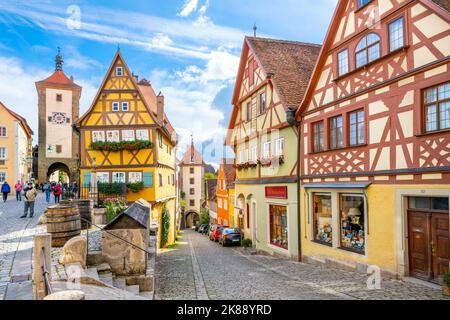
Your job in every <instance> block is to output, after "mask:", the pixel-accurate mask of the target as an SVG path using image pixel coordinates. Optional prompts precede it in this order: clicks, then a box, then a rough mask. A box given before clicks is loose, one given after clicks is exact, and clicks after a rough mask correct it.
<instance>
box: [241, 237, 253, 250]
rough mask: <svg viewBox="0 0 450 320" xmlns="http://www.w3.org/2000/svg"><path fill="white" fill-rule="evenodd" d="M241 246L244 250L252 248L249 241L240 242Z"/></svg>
mask: <svg viewBox="0 0 450 320" xmlns="http://www.w3.org/2000/svg"><path fill="white" fill-rule="evenodd" d="M242 246H243V247H244V248H250V247H251V246H252V240H250V239H244V240H242Z"/></svg>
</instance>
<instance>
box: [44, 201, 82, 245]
mask: <svg viewBox="0 0 450 320" xmlns="http://www.w3.org/2000/svg"><path fill="white" fill-rule="evenodd" d="M46 216H47V232H48V233H50V234H51V235H52V247H62V246H64V244H65V243H66V242H67V241H68V240H69V239H71V238H73V237H76V236H79V235H80V234H81V223H80V213H79V211H78V207H77V206H73V205H57V206H50V207H48V208H47V214H46Z"/></svg>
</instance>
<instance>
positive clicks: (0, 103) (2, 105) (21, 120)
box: [0, 101, 33, 137]
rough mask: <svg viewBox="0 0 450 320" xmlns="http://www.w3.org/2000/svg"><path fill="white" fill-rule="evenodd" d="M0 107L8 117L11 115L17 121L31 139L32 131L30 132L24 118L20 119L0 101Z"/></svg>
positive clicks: (20, 117)
mask: <svg viewBox="0 0 450 320" xmlns="http://www.w3.org/2000/svg"><path fill="white" fill-rule="evenodd" d="M0 106H1V107H3V108H5V110H6V111H7V112H8V113H9V114H10V115H12V116H13V117H14V118H15V119H17V121H19V122H20V124H21V125H22V127H23V129H24V130H25V131H26V132H27V133H28V135H29V137H31V136H32V135H33V130H31V128H30V126H29V125H28V122H27V120H26V119H25V118H24V117H22V116H21V115H19V114H17V113H15V112H14V111H12V110H11V109H9V108H7V107H6V106H5V105H4V104H3V103H2V102H1V101H0Z"/></svg>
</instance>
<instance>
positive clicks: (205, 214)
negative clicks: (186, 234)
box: [200, 210, 210, 224]
mask: <svg viewBox="0 0 450 320" xmlns="http://www.w3.org/2000/svg"><path fill="white" fill-rule="evenodd" d="M209 222H210V218H209V210H205V211H202V212H201V213H200V224H209Z"/></svg>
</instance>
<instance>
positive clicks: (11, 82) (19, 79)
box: [0, 56, 97, 143]
mask: <svg viewBox="0 0 450 320" xmlns="http://www.w3.org/2000/svg"><path fill="white" fill-rule="evenodd" d="M52 72H53V71H52V70H51V69H50V68H49V69H48V70H44V69H41V68H36V67H33V66H32V65H28V64H27V66H26V68H25V67H24V63H23V61H21V60H19V59H17V58H13V57H6V56H0V97H1V102H3V103H4V104H5V105H6V106H7V107H8V108H10V109H12V110H14V111H15V112H17V113H18V114H20V115H21V116H23V117H25V118H26V119H27V122H28V124H29V125H30V127H31V129H32V130H33V131H34V143H37V139H38V97H37V92H36V87H35V82H36V81H40V80H43V79H45V78H47V77H49V76H50V75H51V73H52ZM75 81H76V82H77V83H78V84H79V85H81V86H83V92H82V96H81V101H80V107H81V108H83V109H86V108H87V107H86V105H89V104H90V103H91V101H92V99H93V97H94V95H95V93H96V90H97V89H96V88H95V87H94V86H93V85H92V84H91V82H90V81H86V80H82V79H80V80H79V81H77V79H75Z"/></svg>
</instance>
